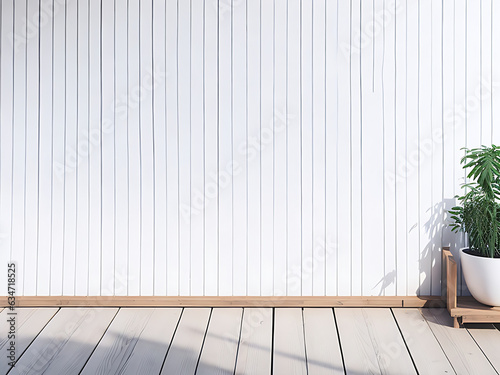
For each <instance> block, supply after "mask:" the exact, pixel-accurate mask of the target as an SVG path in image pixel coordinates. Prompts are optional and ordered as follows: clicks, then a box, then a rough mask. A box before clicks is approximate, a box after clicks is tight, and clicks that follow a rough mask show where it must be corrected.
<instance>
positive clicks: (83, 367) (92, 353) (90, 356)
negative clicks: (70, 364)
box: [78, 308, 121, 375]
mask: <svg viewBox="0 0 500 375" xmlns="http://www.w3.org/2000/svg"><path fill="white" fill-rule="evenodd" d="M120 311H121V308H118V309H117V310H116V313H115V315H113V318H112V319H111V320H110V321H109V324H108V326H107V327H106V329H105V330H104V332H103V334H102V336H101V338H100V339H99V341H97V344H96V345H95V346H94V348H93V349H92V352H91V353H90V355H89V357H88V358H87V360H86V361H85V363H84V364H83V366H82V368H81V370H80V371H79V372H78V375H80V374H81V373H82V372H83V370H84V369H85V366H87V363H89V361H90V358H92V356H93V355H94V352H95V351H96V349H97V347H98V346H99V344H100V343H101V341H102V339H103V338H104V336H106V332H108V330H109V327H111V324H112V323H113V321H114V320H115V318H116V316H117V315H118V313H119V312H120Z"/></svg>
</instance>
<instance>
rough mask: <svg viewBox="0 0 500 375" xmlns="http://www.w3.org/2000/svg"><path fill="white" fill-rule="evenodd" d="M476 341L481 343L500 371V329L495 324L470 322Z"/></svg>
mask: <svg viewBox="0 0 500 375" xmlns="http://www.w3.org/2000/svg"><path fill="white" fill-rule="evenodd" d="M467 330H468V331H469V333H470V335H471V336H472V338H473V339H474V341H475V342H476V343H477V344H478V345H479V347H480V348H481V350H482V351H483V353H484V354H485V355H486V357H488V360H489V361H490V363H491V364H492V366H493V367H494V368H495V370H496V371H497V372H498V373H500V356H499V355H498V353H500V331H498V330H497V329H496V328H495V326H494V325H493V324H470V325H469V326H468V327H467Z"/></svg>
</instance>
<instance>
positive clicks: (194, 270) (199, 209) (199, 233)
mask: <svg viewBox="0 0 500 375" xmlns="http://www.w3.org/2000/svg"><path fill="white" fill-rule="evenodd" d="M205 6H206V5H205V4H204V2H203V1H200V0H198V1H196V0H195V1H193V3H192V9H191V25H192V26H191V32H192V34H191V177H190V178H191V198H190V200H191V258H190V260H189V262H190V272H191V275H192V277H191V281H190V284H191V286H190V294H191V295H197V296H199V295H202V294H203V291H204V286H203V281H204V280H203V279H204V274H203V261H204V259H205V258H204V256H203V245H204V235H205V231H204V208H203V207H204V204H205V201H204V198H203V190H204V189H203V188H204V175H203V163H204V154H203V151H204V148H203V141H204V140H203V136H204V113H203V109H204V100H203V96H204V93H203V75H204V70H203V69H200V68H202V67H203V51H204V48H205V47H204V44H203V43H204V39H203V35H204V23H203V22H204V18H203V11H204V7H205Z"/></svg>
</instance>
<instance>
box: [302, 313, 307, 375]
mask: <svg viewBox="0 0 500 375" xmlns="http://www.w3.org/2000/svg"><path fill="white" fill-rule="evenodd" d="M301 316H302V335H303V336H304V358H305V360H306V374H309V365H308V363H307V342H306V339H305V338H306V325H305V321H304V308H302V309H301Z"/></svg>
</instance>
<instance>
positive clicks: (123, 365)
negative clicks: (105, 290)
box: [82, 308, 182, 374]
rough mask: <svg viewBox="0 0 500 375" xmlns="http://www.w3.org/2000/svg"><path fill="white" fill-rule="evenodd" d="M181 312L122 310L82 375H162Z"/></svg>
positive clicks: (167, 310)
mask: <svg viewBox="0 0 500 375" xmlns="http://www.w3.org/2000/svg"><path fill="white" fill-rule="evenodd" d="M181 310H182V309H176V308H173V309H168V308H164V309H163V308H158V309H152V308H150V309H134V308H129V309H126V308H122V309H120V311H119V312H118V314H117V315H116V317H115V318H114V319H113V322H112V323H111V325H110V326H109V328H108V329H107V330H106V333H105V335H104V337H103V338H102V339H101V341H100V342H99V344H98V345H97V347H96V348H95V351H94V352H93V353H92V357H91V358H90V360H89V361H88V362H87V363H86V365H85V368H84V369H83V371H82V374H137V373H139V372H144V373H148V374H159V373H160V370H161V367H162V365H163V360H164V359H165V356H166V354H167V351H168V348H169V347H170V343H171V341H172V337H173V335H174V332H175V329H176V327H177V323H178V321H179V318H180V314H181Z"/></svg>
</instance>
